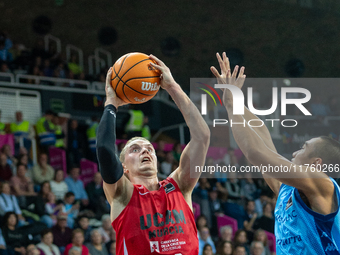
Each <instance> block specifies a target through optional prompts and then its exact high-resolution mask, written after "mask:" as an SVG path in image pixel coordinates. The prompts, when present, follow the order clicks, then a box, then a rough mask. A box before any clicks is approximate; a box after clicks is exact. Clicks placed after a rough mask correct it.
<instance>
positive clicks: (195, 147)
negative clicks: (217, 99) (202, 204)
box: [150, 56, 210, 204]
mask: <svg viewBox="0 0 340 255" xmlns="http://www.w3.org/2000/svg"><path fill="white" fill-rule="evenodd" d="M150 58H151V59H153V60H155V61H156V62H157V65H156V64H152V65H153V66H154V67H155V68H156V69H158V70H160V71H162V81H161V86H162V88H163V89H165V90H166V91H167V92H168V93H169V94H170V96H171V97H172V99H173V100H174V101H175V103H176V105H177V106H178V108H179V110H180V111H181V113H182V115H183V117H184V120H185V122H186V124H187V125H188V127H189V131H190V135H191V140H190V142H189V143H188V145H187V146H186V147H185V149H184V151H183V153H182V155H181V158H180V162H179V167H178V169H176V171H174V172H173V174H172V175H171V176H172V177H173V178H174V180H175V181H176V182H177V184H178V186H179V187H180V189H181V192H182V194H183V195H184V198H185V199H186V201H187V202H188V201H189V204H190V201H191V192H192V190H193V189H194V187H195V185H196V183H197V181H198V178H199V177H200V174H199V173H198V174H196V175H195V176H194V178H190V162H195V164H196V165H199V166H202V165H204V162H205V157H206V154H207V151H208V147H209V143H210V130H209V127H208V125H207V124H206V123H205V121H204V119H203V118H202V116H201V114H200V112H199V111H198V109H197V107H196V106H195V105H194V104H193V103H192V101H191V100H190V98H189V97H188V96H187V95H186V94H185V93H184V91H183V90H182V88H181V87H180V86H179V85H178V84H177V83H176V82H175V80H174V79H173V77H172V75H171V73H170V70H169V68H168V67H167V66H166V65H165V64H164V63H163V62H162V61H160V60H159V59H157V58H156V57H154V56H150Z"/></svg>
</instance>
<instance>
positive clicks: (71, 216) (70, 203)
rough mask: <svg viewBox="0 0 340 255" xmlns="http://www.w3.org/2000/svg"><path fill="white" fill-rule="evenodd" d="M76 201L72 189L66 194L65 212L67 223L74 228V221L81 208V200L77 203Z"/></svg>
mask: <svg viewBox="0 0 340 255" xmlns="http://www.w3.org/2000/svg"><path fill="white" fill-rule="evenodd" d="M74 201H75V199H74V193H73V192H71V191H69V192H67V193H66V194H65V199H64V209H63V212H64V213H66V214H67V225H68V226H69V227H70V228H73V226H74V221H75V219H76V218H77V216H78V213H79V208H80V205H79V203H80V201H77V202H76V203H74Z"/></svg>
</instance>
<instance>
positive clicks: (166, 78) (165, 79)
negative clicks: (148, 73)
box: [149, 55, 176, 90]
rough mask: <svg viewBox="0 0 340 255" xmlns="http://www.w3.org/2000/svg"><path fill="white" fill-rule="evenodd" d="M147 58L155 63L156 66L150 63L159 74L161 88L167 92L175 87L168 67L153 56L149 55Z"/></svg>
mask: <svg viewBox="0 0 340 255" xmlns="http://www.w3.org/2000/svg"><path fill="white" fill-rule="evenodd" d="M149 58H150V59H151V60H154V61H156V63H157V64H154V63H151V65H152V66H153V67H154V68H156V69H157V70H159V71H160V72H161V87H162V88H163V89H165V90H167V89H169V88H171V87H172V86H173V85H175V84H176V82H175V80H174V78H173V77H172V74H171V72H170V69H169V67H167V66H166V65H165V64H164V63H163V62H162V61H161V60H159V59H158V58H156V57H155V56H153V55H150V56H149Z"/></svg>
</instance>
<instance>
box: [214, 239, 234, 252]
mask: <svg viewBox="0 0 340 255" xmlns="http://www.w3.org/2000/svg"><path fill="white" fill-rule="evenodd" d="M216 254H217V255H232V254H233V244H232V242H231V241H223V242H221V243H220V244H219V245H218V248H217V253H216Z"/></svg>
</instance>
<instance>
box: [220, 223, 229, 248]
mask: <svg viewBox="0 0 340 255" xmlns="http://www.w3.org/2000/svg"><path fill="white" fill-rule="evenodd" d="M220 236H221V237H220V238H219V241H218V244H221V243H224V242H231V241H232V240H233V229H232V227H231V226H229V225H226V226H223V227H221V228H220ZM218 246H220V245H218Z"/></svg>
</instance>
